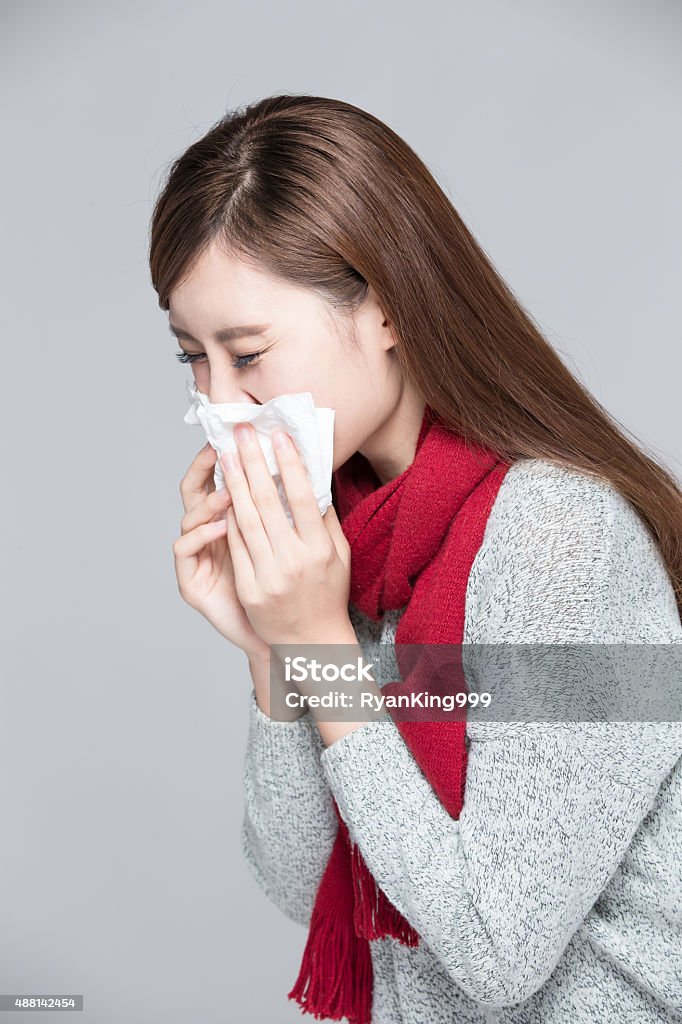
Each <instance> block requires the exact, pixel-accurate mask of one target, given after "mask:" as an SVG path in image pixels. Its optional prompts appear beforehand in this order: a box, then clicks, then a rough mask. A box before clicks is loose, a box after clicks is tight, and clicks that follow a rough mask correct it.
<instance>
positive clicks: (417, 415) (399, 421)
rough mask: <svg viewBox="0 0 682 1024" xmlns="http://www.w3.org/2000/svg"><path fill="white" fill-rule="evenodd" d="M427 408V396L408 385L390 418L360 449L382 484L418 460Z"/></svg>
mask: <svg viewBox="0 0 682 1024" xmlns="http://www.w3.org/2000/svg"><path fill="white" fill-rule="evenodd" d="M425 408H426V403H425V401H424V399H423V398H422V397H421V396H420V395H418V394H416V393H415V392H414V391H412V389H410V388H408V387H405V388H404V389H403V391H402V393H401V395H400V400H399V402H398V404H397V405H396V407H395V408H394V410H393V412H392V413H391V415H390V416H389V418H388V419H387V420H385V421H384V423H382V424H381V426H380V427H379V429H378V430H375V432H374V433H373V434H372V436H371V437H369V438H368V439H367V441H365V443H364V444H363V446H362V448H360V449H359V451H360V454H361V455H364V457H365V458H366V459H367V461H368V462H369V464H370V465H371V467H372V469H373V470H374V472H375V473H376V475H377V477H378V478H379V480H380V481H381V483H382V485H383V484H387V483H388V481H389V480H394V479H395V477H397V476H400V474H401V473H404V472H405V470H406V469H407V468H408V466H410V465H411V464H412V462H413V461H414V456H415V452H416V450H417V439H418V437H419V430H420V428H421V425H422V420H423V419H424V410H425Z"/></svg>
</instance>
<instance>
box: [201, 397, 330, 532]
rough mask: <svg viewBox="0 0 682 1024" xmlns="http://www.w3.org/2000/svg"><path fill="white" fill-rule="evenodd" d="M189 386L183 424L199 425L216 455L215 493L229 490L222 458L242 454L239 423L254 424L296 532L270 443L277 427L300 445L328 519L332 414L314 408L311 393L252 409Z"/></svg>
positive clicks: (298, 446)
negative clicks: (216, 400) (237, 436)
mask: <svg viewBox="0 0 682 1024" xmlns="http://www.w3.org/2000/svg"><path fill="white" fill-rule="evenodd" d="M185 383H186V385H187V391H188V393H189V397H190V401H191V403H192V404H191V405H190V407H189V409H188V410H187V412H186V414H185V423H190V424H201V426H202V427H203V428H204V433H205V434H206V439H207V440H208V442H209V443H210V445H211V447H212V448H214V449H215V451H216V452H217V453H218V458H217V459H216V464H215V468H214V471H213V481H214V483H215V486H216V490H222V489H223V488H224V487H225V477H224V475H223V468H222V465H221V463H220V456H221V455H222V454H223V453H224V452H226V451H231V452H237V453H238V448H237V442H236V440H235V438H234V425H235V423H242V422H246V423H250V424H251V426H252V427H253V428H254V429H255V431H256V438H257V440H258V443H259V445H260V447H261V450H262V452H263V454H264V456H265V461H266V462H267V465H268V469H269V470H270V473H271V474H272V477H273V480H274V482H275V484H276V486H277V493H278V494H279V497H280V501H281V502H282V507H283V508H284V511H285V513H286V516H287V519H288V520H289V522H290V523H291V525H292V526H294V525H295V524H294V518H293V516H292V514H291V510H290V508H289V502H288V501H287V496H286V490H285V488H284V483H283V481H282V478H281V476H280V473H279V464H278V462H277V456H276V455H275V452H274V451H273V447H272V440H271V434H272V431H273V430H274V429H275V428H276V427H282V428H283V429H284V430H286V431H287V433H288V434H289V435H290V436H291V438H292V439H293V441H294V443H295V445H296V448H297V450H298V454H299V455H300V457H301V461H302V462H303V465H304V466H305V468H306V471H307V473H308V477H309V478H310V482H311V485H312V489H313V492H314V494H315V498H316V499H317V505H318V508H319V510H320V513H321V514H322V515H324V513H325V512H326V511H327V509H328V508H329V506H330V505H331V503H332V493H331V482H332V464H333V455H334V413H335V411H334V409H320V408H316V406H315V403H314V401H313V396H312V394H311V393H310V391H302V392H300V393H299V394H295V395H278V396H277V398H272V399H270V401H269V402H265V403H264V404H263V405H254V404H253V403H252V402H222V403H215V404H214V403H212V402H210V401H209V398H208V395H206V394H204V392H203V391H199V390H198V389H197V387H196V384H195V382H194V381H190V380H186V381H185Z"/></svg>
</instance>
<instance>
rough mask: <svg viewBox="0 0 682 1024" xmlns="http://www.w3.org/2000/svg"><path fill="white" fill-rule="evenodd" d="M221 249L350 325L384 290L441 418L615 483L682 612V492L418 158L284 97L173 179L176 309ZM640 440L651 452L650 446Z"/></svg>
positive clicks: (477, 437) (161, 291)
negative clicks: (647, 535)
mask: <svg viewBox="0 0 682 1024" xmlns="http://www.w3.org/2000/svg"><path fill="white" fill-rule="evenodd" d="M214 241H216V242H217V243H218V244H220V245H221V247H222V248H223V249H224V251H225V252H228V253H232V254H236V255H238V256H240V257H242V258H245V259H251V260H253V261H255V263H256V264H257V265H260V266H261V267H262V268H263V269H264V270H266V271H267V272H269V273H270V274H272V275H274V276H276V277H279V278H280V279H282V280H285V281H289V282H291V283H293V284H295V285H299V286H304V287H307V288H309V289H311V290H313V291H314V292H316V293H317V294H318V295H320V296H321V297H322V298H324V299H325V300H326V301H327V302H328V303H329V304H330V307H331V308H332V309H333V311H334V312H335V313H336V312H337V313H338V314H340V316H341V317H343V316H345V315H350V314H352V313H353V312H354V311H355V310H356V309H357V308H358V307H359V306H360V305H361V304H362V302H363V300H364V299H365V297H366V295H367V289H368V285H371V286H372V287H373V289H374V291H375V293H376V295H377V299H378V301H379V302H380V304H381V307H382V309H383V312H384V313H385V315H386V317H387V318H388V320H389V321H390V323H391V325H392V328H393V330H394V333H395V337H396V342H397V343H396V358H397V360H398V361H399V366H400V368H401V370H402V372H403V373H404V374H405V376H406V378H407V379H410V380H411V381H412V382H413V384H414V386H415V387H416V388H417V390H418V391H419V393H420V394H421V395H422V397H423V398H424V401H425V403H426V405H427V407H429V408H430V409H431V410H432V411H433V413H435V417H436V418H437V420H438V421H439V422H441V423H442V424H444V425H445V426H447V427H448V428H451V429H453V430H455V431H456V432H457V433H458V434H460V435H461V436H462V437H464V438H466V439H468V440H470V441H473V442H476V443H479V444H481V445H484V446H488V447H490V448H492V449H493V450H494V451H496V452H498V453H499V455H500V456H501V457H502V458H504V459H506V460H507V461H510V462H513V461H515V460H517V459H519V458H531V459H532V458H541V459H548V460H550V461H552V462H554V463H556V464H560V465H563V466H566V467H568V468H571V469H577V470H580V471H582V472H585V473H588V474H591V475H593V476H597V477H599V478H601V479H603V480H606V481H608V482H610V483H611V484H612V485H613V486H614V487H615V488H616V489H617V490H618V491H619V492H620V493H621V494H622V495H623V496H624V497H625V498H626V499H627V500H628V501H629V502H630V503H631V504H632V505H633V506H634V508H635V509H636V510H637V512H638V513H639V515H640V516H641V518H642V520H643V521H644V522H645V523H646V525H647V526H648V527H649V529H650V530H651V532H652V534H653V536H654V538H655V540H656V542H657V543H658V546H659V549H660V552H661V554H662V556H663V560H664V563H665V565H666V568H667V570H668V573H669V575H670V578H671V580H672V583H673V587H674V591H675V596H676V600H677V605H678V610H680V613H681V614H682V551H681V538H682V491H681V490H680V487H679V485H678V483H677V482H676V480H675V479H674V478H673V476H672V475H671V473H670V472H667V471H666V470H665V469H664V468H663V467H662V466H660V465H659V464H658V463H657V462H656V461H655V460H654V458H653V457H652V456H651V455H647V454H645V453H644V452H643V451H642V450H641V447H638V446H637V445H636V444H635V443H634V442H633V441H631V440H629V439H628V438H627V437H626V436H625V428H621V427H620V426H619V425H617V422H616V421H615V420H614V419H613V418H612V417H611V416H610V415H609V414H608V413H607V411H606V410H605V409H604V408H603V407H602V406H601V405H600V404H599V403H598V402H597V400H596V399H595V398H594V397H593V396H592V395H591V394H590V393H589V392H588V391H587V389H586V388H585V387H584V386H583V384H581V383H580V381H578V380H577V379H576V378H575V377H574V376H573V375H572V373H571V372H570V371H569V370H568V368H567V367H566V366H565V365H564V363H563V362H562V361H561V359H560V358H559V355H558V354H557V352H556V351H555V350H554V349H553V348H552V346H551V345H550V344H549V342H548V341H547V340H546V339H545V338H544V337H543V335H542V333H541V332H540V330H539V329H538V327H537V325H536V324H535V323H534V321H533V319H532V317H531V315H530V314H529V313H528V312H527V311H526V310H524V309H523V308H522V306H521V303H520V302H519V300H518V299H517V298H516V296H515V295H514V293H513V292H512V290H511V289H510V288H509V287H508V286H507V284H505V282H504V281H503V280H502V278H501V277H500V275H499V274H498V273H497V271H496V270H495V269H494V267H493V265H492V263H491V261H490V260H489V258H488V257H487V256H486V254H485V253H484V251H483V250H482V248H481V247H480V246H479V245H478V243H477V242H476V240H475V239H474V237H473V235H472V234H471V233H470V232H469V230H468V229H467V227H466V226H465V224H464V223H463V221H462V220H461V219H460V217H459V214H458V213H457V211H456V210H455V208H454V207H453V205H452V203H451V202H450V200H449V199H448V197H447V196H446V195H445V193H444V192H443V191H442V189H441V188H440V186H439V185H438V183H437V182H436V181H435V179H434V178H433V176H432V174H431V173H430V171H429V170H428V168H427V167H426V166H425V164H424V163H423V162H422V161H421V160H420V159H419V157H418V156H417V154H416V153H415V152H414V151H413V150H412V149H411V148H410V146H408V144H407V143H406V142H405V141H404V140H403V139H402V138H400V136H399V135H397V134H396V133H395V132H394V131H392V129H391V128H389V127H388V126H387V125H386V124H384V123H383V122H382V121H380V120H378V119H377V118H376V117H374V116H372V114H369V113H367V112H366V111H364V110H362V109H360V108H359V107H355V106H353V105H351V104H349V103H344V102H342V101H341V100H335V99H329V98H326V97H320V96H307V95H296V94H285V95H278V96H268V97H265V98H264V99H261V100H259V101H257V102H254V103H252V104H249V105H245V106H243V107H241V108H236V109H235V110H233V111H230V112H228V113H227V114H226V115H225V116H224V117H222V118H221V119H220V120H219V121H218V122H217V123H216V124H215V125H214V126H213V127H212V128H211V129H210V130H209V131H208V132H207V133H206V134H205V135H204V136H203V137H202V138H200V139H198V140H197V141H196V142H194V143H193V144H192V145H191V146H189V148H188V149H187V150H186V151H185V152H184V153H182V155H181V156H180V157H178V159H177V160H175V162H174V163H173V164H172V165H171V167H170V169H169V172H168V175H167V179H166V183H165V185H164V187H163V190H162V191H161V193H160V195H159V197H158V199H157V201H156V204H155V207H154V211H153V215H152V223H151V238H150V245H149V265H150V271H151V279H152V284H153V286H154V289H155V290H156V292H157V294H158V297H159V306H160V307H161V308H162V309H165V310H167V309H168V308H169V304H168V298H169V295H170V293H171V292H172V290H173V289H174V288H175V287H177V286H178V285H179V284H180V283H181V282H182V281H183V280H184V279H185V278H186V277H187V276H188V275H189V273H190V272H191V270H192V267H193V265H194V263H195V262H196V260H197V259H198V258H199V257H200V256H201V255H202V253H203V252H204V251H205V250H206V249H207V248H208V247H209V246H210V245H211V243H212V242H214ZM638 444H640V442H638Z"/></svg>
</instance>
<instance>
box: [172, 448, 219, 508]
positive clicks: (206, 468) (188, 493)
mask: <svg viewBox="0 0 682 1024" xmlns="http://www.w3.org/2000/svg"><path fill="white" fill-rule="evenodd" d="M216 457H217V452H216V451H215V449H214V448H213V447H211V445H210V444H208V443H207V444H206V445H205V446H204V447H203V448H202V449H201V451H200V452H198V453H197V455H196V456H195V457H194V458H193V459H192V462H191V463H190V465H189V469H188V470H187V472H186V473H185V475H184V476H183V478H182V480H181V481H180V497H181V498H182V505H183V508H184V510H185V512H189V510H190V509H192V508H194V506H195V505H196V504H198V502H200V501H203V500H204V498H205V497H206V493H207V487H208V493H209V494H210V493H212V492H213V491H215V485H214V483H213V469H214V467H215V462H216Z"/></svg>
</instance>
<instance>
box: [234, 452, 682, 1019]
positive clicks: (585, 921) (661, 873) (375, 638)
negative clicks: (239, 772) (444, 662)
mask: <svg viewBox="0 0 682 1024" xmlns="http://www.w3.org/2000/svg"><path fill="white" fill-rule="evenodd" d="M402 611H403V610H399V611H396V612H389V613H387V614H386V616H385V617H384V620H383V622H381V623H374V622H372V621H371V620H369V619H366V618H365V617H364V616H363V615H361V614H360V613H359V612H358V610H357V609H355V608H353V607H352V606H351V607H350V615H351V621H352V622H353V626H354V628H355V631H356V634H357V637H358V641H359V643H360V644H361V646H362V648H363V652H365V654H366V657H368V658H370V657H371V656H372V650H373V646H372V645H375V644H377V643H380V644H382V645H390V644H391V643H392V641H394V637H395V629H396V626H397V624H398V621H399V620H400V616H401V614H402ZM463 642H464V643H525V644H532V643H543V644H544V643H562V644H563V643H567V644H568V643H600V642H601V643H617V642H626V643H682V625H681V623H680V618H679V615H678V612H677V608H676V605H675V601H674V594H673V589H672V585H671V583H670V579H669V577H668V575H667V573H666V571H665V567H664V564H663V561H662V558H661V556H660V553H659V551H658V548H657V547H656V544H655V542H654V539H653V536H652V535H651V534H650V532H649V531H648V529H647V528H646V526H645V525H644V523H643V521H642V520H641V519H640V517H639V516H638V515H637V514H636V513H635V511H634V509H633V508H632V506H631V505H630V504H629V503H628V502H627V501H625V500H624V499H623V498H622V497H621V496H620V495H619V494H618V492H617V491H615V489H613V488H612V487H611V486H610V485H608V484H606V483H604V482H601V481H599V480H595V479H593V478H590V477H588V476H586V475H584V474H582V473H578V472H577V471H573V470H567V469H562V468H559V467H557V466H555V465H553V464H552V463H550V462H548V461H545V460H543V459H524V460H520V461H519V462H516V463H514V465H513V466H512V467H511V468H510V469H509V471H508V472H507V474H506V476H505V478H504V480H503V483H502V485H501V487H500V490H499V492H498V495H497V497H496V500H495V503H494V506H493V508H492V511H491V514H490V517H489V519H488V522H487V524H486V530H485V535H484V538H483V543H482V546H481V547H480V549H479V551H478V553H477V555H476V558H475V560H474V563H473V566H472V570H471V573H470V576H469V581H468V586H467V593H466V614H465V629H464V638H463ZM374 650H376V648H374ZM389 678H390V677H389ZM394 678H398V677H397V676H395V677H394ZM377 682H379V680H377ZM249 701H250V711H249V714H250V722H249V733H248V741H247V748H246V756H245V763H244V798H245V809H244V820H243V827H242V848H243V853H244V856H245V858H246V861H247V863H248V865H249V867H250V869H251V871H252V872H253V875H254V876H255V878H256V880H257V882H258V883H259V885H260V886H261V887H262V889H263V890H264V892H265V893H266V894H267V896H268V897H269V898H270V899H271V900H272V901H273V903H275V904H276V905H277V906H278V907H279V909H280V910H281V911H283V912H284V913H285V914H286V915H288V916H289V917H290V918H293V919H294V920H295V921H298V922H300V923H301V924H303V925H305V926H307V925H308V923H309V921H310V915H311V911H312V906H313V902H314V898H315V892H316V889H317V886H318V884H319V881H320V878H321V876H322V872H323V870H324V867H325V866H326V863H327V860H328V858H329V854H330V851H331V848H332V844H333V842H334V838H335V836H336V831H337V824H336V818H335V815H334V811H333V806H332V802H331V800H332V795H333V797H334V798H335V799H336V801H337V804H338V806H339V811H340V813H341V815H342V817H343V819H344V821H345V822H346V824H347V826H348V829H349V833H350V836H351V838H352V839H353V841H354V842H355V843H357V844H358V846H359V847H360V850H361V852H362V855H363V858H364V860H365V861H366V863H367V865H368V867H369V869H370V871H371V872H372V874H373V875H374V877H375V879H376V880H377V882H378V884H379V885H380V887H381V888H382V889H383V891H384V892H385V893H386V895H387V896H388V898H389V900H390V901H391V902H392V903H393V904H394V906H396V907H397V908H398V910H399V911H400V913H401V914H402V915H403V916H404V917H405V918H406V919H407V920H408V921H409V922H410V924H412V925H413V927H414V928H415V929H416V930H417V932H418V933H419V935H420V943H419V945H418V946H417V947H408V946H403V945H401V944H400V943H399V942H398V941H397V940H395V939H379V940H373V941H372V942H370V949H371V955H372V964H373V969H374V989H373V992H374V994H373V1003H372V1022H373V1024H483V1022H486V1021H495V1022H498V1024H540V1022H542V1024H545V1022H552V1024H576V1022H584V1024H601V1022H604V1024H615V1022H618V1024H648V1022H654V1021H656V1022H660V1021H682V724H680V723H679V722H672V723H667V722H663V723H661V722H623V723H603V722H596V723H594V722H593V723H580V722H578V723H573V722H571V723H563V722H558V723H557V722H554V723H552V722H548V723H541V722H531V723H523V722H485V721H477V722H476V723H475V724H472V723H467V747H468V765H467V775H466V788H465V797H464V805H463V809H462V813H461V815H460V818H459V820H454V819H453V818H451V817H450V815H449V814H448V813H447V812H446V811H445V809H444V808H443V806H442V804H441V803H440V802H439V800H438V799H437V797H436V796H435V794H434V792H433V790H432V789H431V787H430V785H429V783H428V782H427V780H426V778H425V776H424V775H423V773H422V771H421V769H420V768H419V766H418V765H417V763H416V761H415V760H414V758H413V757H412V754H411V753H410V751H409V749H408V747H407V746H406V745H405V743H404V741H403V740H402V738H401V736H400V733H399V731H398V729H397V727H396V725H395V723H394V721H393V719H392V718H391V717H390V715H386V716H385V717H384V718H382V719H380V720H378V721H373V722H367V723H365V724H364V725H362V726H360V727H359V728H357V729H355V730H354V731H352V732H350V733H348V734H346V735H345V736H343V737H341V738H340V739H339V740H337V741H336V742H334V743H332V744H331V745H330V746H329V747H325V745H324V743H323V741H322V739H321V737H320V735H319V732H318V730H317V728H316V726H315V724H314V721H313V719H312V717H311V715H310V713H309V712H306V713H305V715H304V716H303V717H302V718H299V719H297V720H296V721H294V722H279V721H275V720H273V719H271V718H269V716H267V715H266V714H264V713H263V712H262V711H261V709H260V708H259V706H258V704H257V703H256V700H255V695H254V693H253V691H251V693H250V695H249ZM304 943H305V935H304V934H303V933H302V937H301V952H302V951H303V946H304ZM293 981H294V979H293V978H292V985H293ZM302 1019H312V1018H302Z"/></svg>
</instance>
